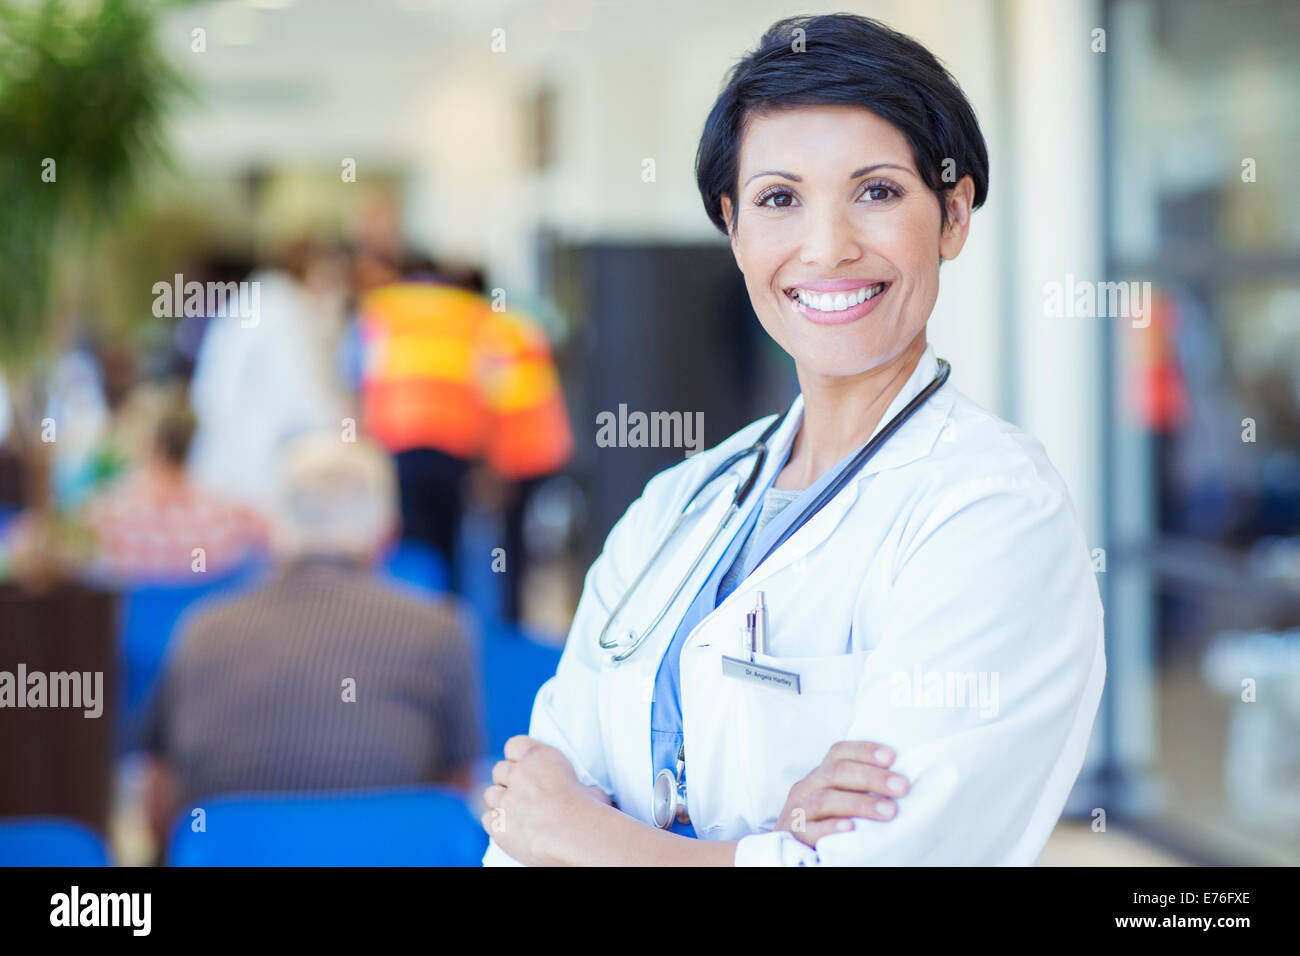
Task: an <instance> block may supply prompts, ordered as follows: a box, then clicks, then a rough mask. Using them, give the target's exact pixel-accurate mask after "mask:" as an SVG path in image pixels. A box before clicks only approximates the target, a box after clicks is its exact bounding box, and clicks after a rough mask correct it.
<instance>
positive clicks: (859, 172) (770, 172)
mask: <svg viewBox="0 0 1300 956" xmlns="http://www.w3.org/2000/svg"><path fill="white" fill-rule="evenodd" d="M877 169H900V170H902V171H903V172H905V173H910V172H911V170H910V169H908V168H907V167H906V166H899V165H898V164H897V163H876V164H875V165H873V166H863V167H862V168H861V169H855V170H853V172H851V173H849V179H857V178H858V177H859V176H865V175H867V173H870V172H874V171H875V170H877ZM759 176H782V177H784V178H786V179H793V180H794V181H795V182H797V183H801V182H803V177H802V176H796V175H795V174H794V173H788V172H786V171H785V170H784V169H765V170H763V171H762V172H761V173H755V174H754V175H752V176H750V177H749V178H748V179H746V180H745V185H746V186H748V185H749V184H750V183H752V182H753V181H754V180H755V179H757V178H758V177H759Z"/></svg>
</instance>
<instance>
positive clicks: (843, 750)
mask: <svg viewBox="0 0 1300 956" xmlns="http://www.w3.org/2000/svg"><path fill="white" fill-rule="evenodd" d="M826 760H827V761H835V760H855V761H857V762H858V763H869V764H872V765H874V766H877V767H888V766H889V765H890V764H891V763H893V762H894V751H893V750H892V749H891V748H889V747H886V746H884V745H883V744H877V743H872V742H871V741H869V740H841V741H840V742H839V743H835V744H831V749H830V750H829V751H828V752H827V754H826Z"/></svg>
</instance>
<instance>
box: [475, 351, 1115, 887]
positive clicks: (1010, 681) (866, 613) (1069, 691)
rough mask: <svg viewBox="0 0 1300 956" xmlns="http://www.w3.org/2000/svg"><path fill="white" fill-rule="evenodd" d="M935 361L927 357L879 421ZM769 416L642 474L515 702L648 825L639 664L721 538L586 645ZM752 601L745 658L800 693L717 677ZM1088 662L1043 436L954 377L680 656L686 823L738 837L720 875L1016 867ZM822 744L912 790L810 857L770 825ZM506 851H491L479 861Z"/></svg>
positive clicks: (1052, 775) (1057, 482) (1093, 619)
mask: <svg viewBox="0 0 1300 956" xmlns="http://www.w3.org/2000/svg"><path fill="white" fill-rule="evenodd" d="M935 371H936V361H935V357H934V354H933V351H932V349H931V348H927V349H926V351H925V354H924V355H923V356H922V358H921V360H920V362H919V363H918V365H917V368H916V370H915V372H914V374H913V375H912V376H911V378H910V379H909V380H908V383H907V385H906V386H905V388H904V389H903V391H902V392H901V393H900V394H899V395H898V396H897V397H896V399H895V400H894V402H893V404H892V406H891V407H890V408H889V410H888V411H887V412H886V414H885V416H884V417H883V419H882V423H883V422H884V421H888V420H889V419H890V418H891V417H892V416H893V415H894V414H895V413H896V412H897V411H898V410H899V409H901V408H902V407H903V406H904V405H905V404H906V403H907V402H908V401H909V400H910V399H911V398H912V397H913V396H915V395H916V394H917V393H918V392H919V391H920V390H921V389H922V388H924V386H925V385H926V384H928V383H929V382H930V381H931V379H932V378H933V377H934V374H935ZM802 408H803V405H802V396H801V397H800V399H799V400H798V402H797V403H796V405H795V408H794V413H793V414H792V415H791V416H789V418H788V420H787V421H786V422H784V423H783V424H782V426H781V427H780V429H779V430H778V431H777V432H776V433H775V435H774V437H773V440H772V442H771V446H772V448H773V453H772V454H770V455H769V456H768V459H767V464H766V466H765V473H764V474H763V476H762V477H761V478H760V482H759V487H760V488H762V487H763V486H764V483H765V480H766V479H767V477H768V476H770V475H771V474H772V472H773V471H774V470H775V469H776V468H777V467H779V465H780V463H781V461H782V458H783V457H784V451H785V449H786V448H788V447H789V444H790V442H791V440H792V439H793V437H794V435H795V433H796V431H797V429H798V425H799V423H800V421H801V420H802ZM770 422H771V418H766V419H763V420H760V421H758V422H754V423H753V424H751V425H749V426H747V427H746V428H744V429H742V430H741V431H739V432H737V433H736V434H735V435H732V436H731V437H730V438H728V439H727V440H726V441H724V442H723V443H722V444H720V445H719V446H717V447H716V448H713V449H711V450H709V451H706V452H701V453H700V454H697V455H695V456H693V457H691V458H689V459H687V460H686V461H684V462H683V463H681V464H680V465H677V466H675V467H673V468H670V469H668V470H666V471H664V472H662V473H660V474H658V475H656V476H655V477H654V478H653V479H651V481H650V482H649V483H648V484H647V485H646V487H645V491H644V492H643V494H642V495H641V497H640V498H638V499H637V500H636V501H635V502H633V504H632V506H631V507H630V508H628V510H627V513H626V514H624V515H623V517H622V518H621V519H620V520H619V522H618V523H617V524H616V525H615V526H614V528H613V530H612V531H611V532H610V534H609V537H608V539H607V540H606V542H605V547H604V550H603V551H602V553H601V555H600V557H599V558H598V559H597V560H596V562H595V563H594V564H593V565H592V567H591V569H590V571H589V572H588V574H587V578H586V583H585V586H584V589H583V593H582V598H581V600H580V602H579V604H578V609H577V613H576V615H575V617H574V621H573V627H572V629H571V630H570V632H569V637H568V642H567V644H566V645H565V649H564V654H563V657H562V659H561V661H560V665H559V669H558V671H557V673H556V675H555V676H554V677H553V678H552V679H551V680H550V681H548V682H547V683H546V684H545V685H544V686H543V687H542V688H541V690H540V691H539V692H538V694H537V698H536V701H535V703H534V706H533V714H532V724H531V727H530V730H529V733H530V735H531V736H533V737H536V738H537V739H539V740H542V741H544V742H546V743H548V744H551V745H552V746H554V747H557V748H559V749H560V750H561V751H562V752H563V753H564V754H565V755H566V756H567V757H568V758H569V760H570V762H571V763H572V764H573V767H574V769H575V771H576V772H577V775H578V777H579V778H580V779H581V781H582V782H583V783H585V784H588V785H590V784H596V785H598V786H600V787H602V788H603V789H604V790H605V791H606V792H608V793H610V794H612V795H613V796H614V798H615V800H616V802H617V805H618V806H619V808H620V809H621V810H623V811H624V812H626V813H628V814H630V815H632V816H634V817H636V818H637V819H638V820H641V821H644V822H649V821H650V819H651V815H650V793H651V785H652V781H653V777H654V774H655V772H656V771H657V770H658V769H660V768H657V767H653V766H651V748H650V701H651V692H652V690H653V687H654V681H655V673H656V671H657V669H658V666H659V661H660V658H661V656H662V655H663V652H664V651H665V649H666V647H667V645H668V642H669V641H670V639H671V638H672V635H673V632H674V630H675V629H676V624H677V622H678V621H680V620H681V617H682V615H683V614H684V613H685V610H686V608H687V606H688V605H689V604H690V602H691V600H692V599H693V598H694V597H695V594H696V593H697V591H698V589H699V586H700V582H701V580H702V579H703V577H704V576H705V575H706V574H707V573H708V571H709V570H710V569H711V568H712V567H713V566H714V564H715V563H716V562H717V560H718V555H719V554H720V553H721V551H722V549H723V547H724V546H725V544H726V542H725V540H719V541H718V542H716V543H715V545H714V547H713V549H712V553H711V554H710V556H709V557H707V558H706V559H705V560H704V561H703V562H701V566H700V568H699V569H698V570H697V571H696V574H695V579H694V580H693V581H692V582H691V584H690V585H689V586H688V587H687V588H686V589H685V591H684V592H683V594H682V595H681V597H680V598H679V599H678V601H677V602H676V604H675V605H674V607H673V609H672V611H671V613H670V614H669V615H668V617H667V618H666V619H665V621H664V623H663V624H661V625H660V627H659V628H658V629H657V630H656V631H655V633H654V634H653V635H652V636H651V637H650V638H649V639H648V640H647V642H646V643H645V644H644V645H643V646H642V647H641V648H640V649H639V650H638V651H637V652H636V653H635V654H634V655H633V656H632V657H631V658H630V659H628V660H627V661H626V662H624V663H621V664H617V665H615V664H611V663H610V662H609V659H608V653H607V652H601V651H600V650H599V649H598V647H597V643H596V638H597V634H598V633H599V632H600V629H601V627H602V626H603V625H604V623H605V619H606V616H607V615H608V613H609V611H610V609H611V608H612V607H613V606H614V604H615V603H616V602H617V601H618V600H619V598H620V597H621V596H622V595H623V593H624V592H625V591H626V590H627V587H628V584H629V582H631V581H632V579H633V578H634V577H635V576H636V575H637V573H638V572H639V571H640V570H641V568H642V567H643V566H644V563H645V561H646V560H647V558H648V557H649V555H650V554H651V552H652V551H653V549H654V548H655V546H656V545H657V544H658V542H659V538H660V536H661V535H662V534H663V533H664V532H665V529H666V528H667V527H668V525H669V524H670V523H671V520H672V518H673V516H674V515H675V514H677V512H678V511H679V510H680V508H681V506H682V504H683V503H684V502H685V500H686V498H687V497H688V496H689V495H690V493H691V492H692V490H694V489H695V488H696V486H697V484H698V483H699V481H700V480H701V478H702V477H703V476H705V475H707V474H708V472H709V471H711V470H712V469H713V468H714V467H715V466H716V465H717V464H718V463H719V462H720V461H722V460H723V459H724V458H726V456H728V455H729V454H731V453H732V452H733V451H735V450H737V449H740V448H743V447H745V446H746V445H748V444H749V443H751V442H752V441H753V440H754V438H755V437H756V436H757V435H758V434H759V433H760V432H761V431H762V430H763V428H764V427H765V426H766V425H767V424H769V423H770ZM751 463H752V459H746V460H745V461H743V462H742V463H741V464H739V465H737V466H736V467H735V468H734V469H733V471H732V472H731V473H730V475H729V476H728V477H726V478H719V479H718V480H717V481H715V482H714V484H713V485H712V486H711V487H710V489H709V490H708V491H706V492H705V493H704V494H702V495H701V497H700V501H699V503H698V505H697V511H696V514H695V515H694V516H693V517H690V518H688V519H687V520H686V522H685V523H684V524H683V526H682V528H681V529H680V530H679V531H678V533H677V535H676V538H675V540H674V542H673V543H672V544H671V545H670V546H669V548H668V549H667V551H666V553H665V555H663V556H661V558H660V560H659V564H658V567H657V568H656V570H655V572H653V573H652V574H651V575H649V576H648V577H647V578H646V580H645V581H643V582H642V584H641V586H640V587H639V588H638V589H637V593H636V594H635V596H634V597H633V598H632V600H631V601H630V602H629V605H628V607H627V608H626V609H625V610H624V612H623V613H622V614H621V615H620V618H621V621H622V623H623V626H624V629H625V628H626V627H629V626H632V624H633V623H635V622H643V621H646V620H648V619H649V617H650V616H651V615H653V613H654V611H655V610H657V609H658V606H659V604H660V603H661V602H662V601H663V600H664V598H665V597H666V596H667V594H669V593H671V590H672V587H673V586H674V584H675V583H676V582H677V581H678V580H679V579H680V575H681V574H682V573H683V572H684V571H685V569H686V568H687V567H689V565H690V563H691V561H692V559H693V558H694V557H695V555H696V554H697V552H698V549H699V548H700V547H701V545H702V544H703V542H704V540H705V539H707V537H708V535H709V533H710V532H711V531H712V529H713V528H714V527H715V526H716V523H717V521H718V518H719V516H720V514H721V513H722V511H724V510H725V508H726V507H727V505H728V503H729V502H730V499H731V494H732V492H733V490H734V489H735V487H736V485H737V483H738V482H739V481H740V480H742V479H743V477H744V476H745V475H747V474H748V469H749V467H750V465H751ZM758 497H759V496H758V495H752V496H751V503H747V504H752V506H754V507H756V506H757V499H758ZM740 523H741V522H740V520H739V519H738V518H733V519H732V525H733V527H736V526H739V525H740ZM721 537H722V538H726V537H727V536H726V535H723V536H721ZM759 590H762V591H763V592H764V594H765V596H766V603H767V606H768V609H769V610H768V618H769V622H770V626H769V635H768V640H769V653H768V654H766V655H758V656H757V658H756V660H758V661H759V662H761V663H767V664H770V665H772V666H776V667H780V668H782V669H784V670H791V671H795V672H797V673H798V674H799V676H800V681H801V683H802V691H803V692H802V693H801V694H800V695H798V696H794V695H790V694H785V693H782V692H780V691H777V690H774V689H769V688H765V687H760V686H755V685H753V684H751V683H748V682H744V681H740V680H736V679H735V678H731V677H724V676H723V674H722V667H721V659H720V658H721V655H722V654H724V653H725V654H729V655H732V656H740V644H741V640H742V637H741V626H742V624H743V621H744V618H745V612H747V611H748V610H750V609H751V608H752V607H753V606H754V604H755V601H756V597H755V592H756V591H759ZM1105 672H1106V664H1105V652H1104V648H1103V631H1102V607H1101V601H1100V598H1099V595H1098V590H1097V583H1096V579H1095V577H1094V573H1093V570H1092V564H1091V560H1090V557H1089V549H1088V547H1087V544H1086V542H1085V540H1084V536H1083V533H1082V531H1081V529H1080V526H1079V522H1078V518H1077V516H1076V515H1075V512H1074V508H1073V504H1072V503H1071V501H1070V497H1069V493H1068V491H1067V490H1066V487H1065V485H1064V483H1063V482H1062V480H1061V478H1060V476H1059V475H1058V474H1057V473H1056V471H1055V470H1054V469H1053V468H1052V465H1051V464H1050V463H1049V462H1048V460H1047V458H1046V456H1045V455H1044V453H1043V448H1042V446H1041V444H1040V443H1039V442H1038V441H1036V440H1035V439H1033V438H1031V437H1029V436H1028V435H1026V434H1024V433H1023V432H1021V431H1020V430H1019V429H1017V428H1015V427H1014V426H1012V425H1010V424H1008V423H1006V422H1004V421H1002V420H1001V419H999V418H997V417H996V416H994V415H992V414H990V413H989V412H987V411H985V410H984V409H982V408H980V407H979V406H977V405H975V404H974V403H973V402H971V401H970V400H969V399H967V398H966V397H965V396H963V395H962V394H961V393H960V392H958V391H957V390H956V388H954V386H953V385H952V383H951V382H949V383H948V384H946V385H945V386H944V387H943V388H941V389H940V390H939V391H938V392H937V393H935V394H934V395H933V396H931V398H930V399H929V401H927V402H926V403H925V404H924V405H923V406H922V407H921V408H920V409H919V410H918V411H917V412H916V413H915V414H914V415H913V417H912V418H911V419H910V420H909V421H908V422H907V423H905V424H904V425H903V426H902V427H901V428H900V429H899V430H898V431H897V432H896V433H895V434H894V435H893V436H892V437H891V438H890V439H889V440H888V441H887V442H886V443H885V444H884V445H883V446H882V447H881V448H880V450H879V451H878V452H877V453H876V455H875V457H874V458H873V459H872V460H871V462H870V463H869V464H868V465H867V466H866V467H865V468H863V469H862V471H861V472H860V473H859V474H858V476H857V478H856V479H855V480H853V481H852V482H851V483H850V484H849V485H848V486H847V487H846V488H845V489H844V490H842V491H841V492H840V493H839V494H838V495H837V496H836V497H835V498H834V499H833V500H832V501H830V502H829V503H828V504H827V505H826V506H825V507H824V508H823V509H822V510H821V511H820V512H818V513H817V514H816V515H815V516H814V517H813V518H812V519H811V520H810V521H809V522H808V523H807V524H806V525H805V526H804V527H803V528H801V529H800V530H799V531H798V532H797V533H796V534H794V535H793V536H792V537H791V538H789V539H788V540H787V541H786V543H785V544H783V545H782V546H781V547H780V548H779V549H778V550H777V551H776V552H775V553H774V554H773V555H772V556H771V557H769V558H768V559H767V561H766V562H764V563H763V564H762V565H761V566H759V567H758V568H756V569H755V571H754V572H753V573H752V574H751V575H750V576H749V578H747V579H746V580H745V581H744V582H742V583H741V584H740V586H739V587H737V588H736V590H735V591H734V592H733V593H732V594H731V595H730V596H728V598H727V599H726V600H725V601H723V603H722V604H721V605H720V606H719V607H718V608H717V609H716V610H714V611H713V612H712V613H711V614H710V615H709V616H708V617H706V618H705V619H704V620H703V621H701V622H700V624H699V625H698V626H697V627H696V628H695V629H694V631H693V632H692V633H691V635H690V637H689V638H688V639H687V641H686V643H685V645H684V646H683V649H682V655H681V680H682V693H681V700H682V714H683V729H684V732H685V738H686V754H687V799H688V805H689V809H690V815H691V819H692V822H693V823H694V826H695V830H696V833H697V834H698V835H699V836H700V837H701V838H703V839H719V840H739V844H738V846H737V850H736V857H735V862H736V864H737V865H799V866H804V865H819V864H820V865H848V866H858V865H876V864H910V865H923V864H946V865H952V864H977V865H992V864H1012V865H1022V864H1031V863H1033V862H1034V861H1035V859H1036V858H1037V857H1038V855H1039V853H1040V852H1041V850H1042V848H1043V845H1044V844H1045V843H1046V842H1047V839H1048V836H1049V835H1050V833H1051V831H1052V828H1053V826H1054V825H1055V823H1056V821H1057V818H1058V817H1059V816H1060V813H1061V810H1062V808H1063V806H1064V804H1065V800H1066V797H1067V796H1068V794H1069V792H1070V789H1071V787H1072V786H1073V784H1074V781H1075V778H1076V777H1077V776H1078V773H1079V769H1080V767H1081V766H1082V763H1083V759H1084V754H1085V751H1086V749H1087V745H1088V738H1089V735H1090V733H1091V730H1092V723H1093V719H1094V717H1095V716H1096V712H1097V706H1098V702H1099V700H1100V697H1101V692H1102V684H1103V681H1104V678H1105ZM981 681H983V684H981ZM995 682H996V683H995ZM981 687H982V688H983V689H984V691H985V695H984V697H983V698H982V699H981V697H980V695H979V689H980V688H981ZM963 689H965V691H966V695H965V696H964V697H963V696H962V693H961V691H962V690H963ZM918 691H919V693H918ZM994 691H996V693H993V692H994ZM839 740H870V741H875V742H878V743H882V744H885V745H888V746H889V747H892V748H894V750H895V752H896V753H897V755H898V756H897V759H896V761H895V763H894V768H895V769H897V770H898V771H899V772H900V773H902V774H904V775H906V776H907V777H908V778H909V779H910V781H911V790H910V792H909V793H908V794H907V795H906V796H904V797H901V798H899V800H898V807H899V812H898V815H897V817H895V818H894V819H893V820H891V821H888V822H879V821H874V820H867V819H858V820H856V821H855V828H854V829H853V830H851V831H848V832H844V833H834V834H832V835H829V836H826V837H823V838H822V839H821V840H819V841H818V843H817V846H816V848H815V849H814V848H812V847H808V846H805V845H804V844H802V843H800V842H798V841H797V840H795V839H794V837H793V836H792V835H791V834H789V833H786V832H783V831H774V830H773V827H774V826H775V824H776V820H777V816H778V815H779V814H780V813H781V810H782V808H783V806H784V805H785V802H786V797H787V795H788V794H789V792H790V789H791V787H793V786H794V784H795V783H796V782H797V781H798V780H800V779H801V778H803V777H804V776H806V775H807V774H808V773H809V771H811V770H812V769H813V768H814V767H816V766H817V765H818V764H819V763H821V761H822V759H823V758H824V757H825V755H826V751H827V750H828V749H829V747H830V746H831V744H833V743H835V742H836V741H839ZM513 862H515V861H514V860H513V859H512V858H511V857H509V856H508V855H507V854H506V853H505V852H504V851H502V850H501V849H500V848H499V847H498V846H497V845H496V843H495V842H493V843H492V844H491V845H490V846H489V848H488V851H487V854H486V855H485V857H484V863H485V865H493V864H510V863H513Z"/></svg>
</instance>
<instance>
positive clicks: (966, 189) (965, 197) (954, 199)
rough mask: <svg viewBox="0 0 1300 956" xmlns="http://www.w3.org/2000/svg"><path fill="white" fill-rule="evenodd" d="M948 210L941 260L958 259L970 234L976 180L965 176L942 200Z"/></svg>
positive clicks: (942, 234)
mask: <svg viewBox="0 0 1300 956" xmlns="http://www.w3.org/2000/svg"><path fill="white" fill-rule="evenodd" d="M940 201H941V202H943V203H945V204H946V206H947V208H948V225H947V226H945V227H944V230H943V232H942V233H941V234H940V235H939V258H940V259H956V258H957V253H959V252H961V248H962V246H964V245H965V244H966V234H967V233H968V232H970V214H971V205H972V204H973V203H974V201H975V180H973V179H971V177H970V176H963V177H962V178H961V181H960V182H958V183H957V185H956V186H954V187H953V188H952V189H950V190H948V192H947V193H945V194H944V195H943V197H942V198H941V200H940Z"/></svg>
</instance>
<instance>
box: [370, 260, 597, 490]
mask: <svg viewBox="0 0 1300 956" xmlns="http://www.w3.org/2000/svg"><path fill="white" fill-rule="evenodd" d="M360 331H361V343H362V344H361V348H362V377H361V413H362V419H363V427H364V428H365V430H366V432H367V433H368V434H369V435H370V436H371V437H372V438H374V439H375V441H377V442H378V443H379V444H381V445H383V446H384V447H385V448H387V449H388V450H389V451H390V452H399V451H405V450H407V449H410V448H436V449H438V450H440V451H444V452H446V453H447V454H449V455H455V456H456V457H458V458H463V459H467V460H469V459H475V458H480V457H481V458H483V459H484V460H486V461H487V463H488V464H489V465H490V466H491V467H492V469H493V470H494V471H496V472H497V473H498V474H501V475H503V476H505V477H507V478H516V479H523V478H533V477H537V476H540V475H546V474H551V473H553V472H555V471H558V470H559V469H560V468H562V467H563V466H564V465H565V464H567V463H568V461H569V459H570V458H571V457H572V455H573V431H572V429H571V428H570V426H569V417H568V414H567V412H566V411H565V407H564V395H563V393H562V392H561V390H560V380H559V376H558V375H557V374H556V371H555V365H554V363H553V362H552V360H551V351H550V346H549V345H548V343H547V341H546V336H545V334H544V333H543V332H542V330H541V329H540V328H539V327H538V326H537V324H536V323H534V322H532V321H531V320H529V319H527V318H525V317H524V316H521V315H518V314H513V313H510V312H495V311H493V309H492V306H491V303H490V302H489V301H488V300H487V299H485V298H483V297H482V296H480V295H477V294H475V293H473V292H469V291H467V290H465V289H459V288H455V287H453V286H446V285H440V284H437V283H433V282H400V283H395V284H393V285H386V286H381V287H379V288H377V289H374V290H372V291H371V292H369V293H367V294H366V295H365V296H363V297H362V299H361V303H360Z"/></svg>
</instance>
